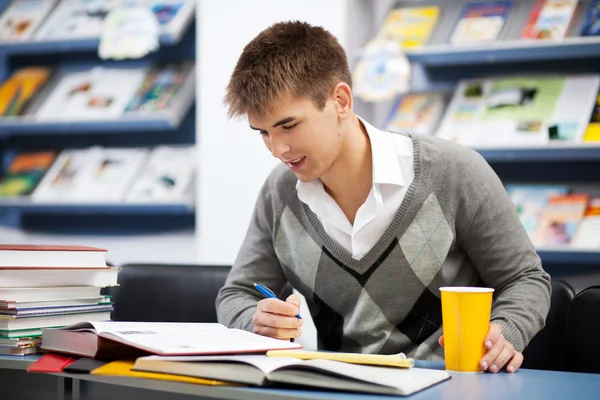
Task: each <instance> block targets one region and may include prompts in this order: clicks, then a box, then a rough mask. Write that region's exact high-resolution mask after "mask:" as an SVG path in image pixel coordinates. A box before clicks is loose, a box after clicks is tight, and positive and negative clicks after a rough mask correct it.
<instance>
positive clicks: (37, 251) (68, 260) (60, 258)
mask: <svg viewBox="0 0 600 400" xmlns="http://www.w3.org/2000/svg"><path fill="white" fill-rule="evenodd" d="M106 253H107V250H106V249H102V248H99V247H91V246H65V245H28V244H0V267H17V268H99V267H106Z"/></svg>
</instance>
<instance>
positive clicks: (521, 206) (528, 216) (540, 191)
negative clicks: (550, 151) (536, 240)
mask: <svg viewBox="0 0 600 400" xmlns="http://www.w3.org/2000/svg"><path fill="white" fill-rule="evenodd" d="M506 192H507V193H508V197H509V198H510V200H511V201H512V202H513V204H514V205H515V208H516V211H517V214H518V215H519V218H520V220H521V223H522V224H523V227H524V228H525V231H526V232H527V234H528V235H529V237H530V238H531V237H533V235H534V234H535V232H536V229H537V225H538V222H539V221H540V218H541V216H542V212H543V211H544V209H545V208H546V205H547V204H548V200H549V199H550V197H552V196H558V195H565V194H567V193H568V192H569V188H568V187H567V186H565V185H525V184H510V185H507V186H506Z"/></svg>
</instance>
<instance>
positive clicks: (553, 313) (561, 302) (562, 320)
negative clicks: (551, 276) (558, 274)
mask: <svg viewBox="0 0 600 400" xmlns="http://www.w3.org/2000/svg"><path fill="white" fill-rule="evenodd" d="M574 296H575V293H574V291H573V289H572V288H571V286H569V285H568V284H566V283H565V282H562V281H552V296H551V299H550V311H549V312H548V317H547V318H546V326H545V327H544V328H543V329H542V330H541V331H540V332H538V334H537V335H535V337H534V338H533V339H532V340H531V341H530V342H529V346H527V348H526V349H525V351H524V352H523V356H524V357H525V360H524V361H523V368H529V369H543V370H549V371H564V370H565V350H566V347H567V341H566V340H567V339H566V332H567V321H568V317H569V309H570V306H571V302H572V301H573V298H574Z"/></svg>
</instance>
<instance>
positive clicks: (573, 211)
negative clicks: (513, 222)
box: [533, 194, 589, 247]
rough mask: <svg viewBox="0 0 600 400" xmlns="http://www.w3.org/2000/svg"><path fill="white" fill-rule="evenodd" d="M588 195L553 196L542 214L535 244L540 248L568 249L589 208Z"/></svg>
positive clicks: (535, 236) (534, 240)
mask: <svg viewBox="0 0 600 400" xmlns="http://www.w3.org/2000/svg"><path fill="white" fill-rule="evenodd" d="M588 201H589V196H588V195H587V194H567V195H559V196H552V197H550V199H548V204H547V205H546V208H545V209H544V211H543V212H542V216H541V219H540V222H539V224H538V227H537V230H536V232H535V234H534V236H533V242H534V243H535V245H536V246H538V247H555V246H558V247H561V246H562V247H567V246H568V245H569V244H570V243H571V239H572V238H573V236H574V234H575V231H576V230H577V228H578V226H579V223H580V222H581V220H582V218H583V215H584V213H585V210H586V208H587V206H588Z"/></svg>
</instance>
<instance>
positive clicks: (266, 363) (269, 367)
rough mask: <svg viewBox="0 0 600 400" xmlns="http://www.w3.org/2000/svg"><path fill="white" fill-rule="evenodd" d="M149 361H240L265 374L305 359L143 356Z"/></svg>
mask: <svg viewBox="0 0 600 400" xmlns="http://www.w3.org/2000/svg"><path fill="white" fill-rule="evenodd" d="M143 359H144V360H149V361H170V362H191V363H194V362H219V363H221V362H223V363H241V364H249V365H252V366H253V367H256V368H258V369H260V370H261V371H262V372H263V373H264V374H265V375H267V374H269V373H271V372H273V371H275V370H277V369H279V368H283V367H289V366H292V365H302V364H303V363H304V362H305V361H303V360H298V359H296V358H292V357H268V356H265V355H246V356H244V355H241V356H240V355H234V356H228V355H223V356H171V357H168V356H167V357H165V356H148V357H143Z"/></svg>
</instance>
